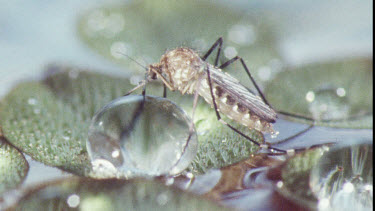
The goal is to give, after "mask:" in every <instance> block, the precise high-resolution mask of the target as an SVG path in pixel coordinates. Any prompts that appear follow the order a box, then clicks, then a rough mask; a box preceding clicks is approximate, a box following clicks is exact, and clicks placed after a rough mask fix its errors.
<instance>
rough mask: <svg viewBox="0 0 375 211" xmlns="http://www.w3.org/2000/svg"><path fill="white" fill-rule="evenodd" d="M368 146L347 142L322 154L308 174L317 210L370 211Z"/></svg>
mask: <svg viewBox="0 0 375 211" xmlns="http://www.w3.org/2000/svg"><path fill="white" fill-rule="evenodd" d="M372 165H373V150H372V143H369V142H363V141H362V142H361V143H357V144H355V143H350V144H345V145H344V146H337V147H334V148H331V149H330V150H329V151H327V152H325V153H324V154H323V156H322V157H321V158H320V160H319V162H318V164H317V165H315V166H314V168H313V169H312V171H311V176H310V186H311V188H312V191H313V193H314V194H315V195H316V196H317V198H318V199H319V203H318V208H319V210H332V209H334V210H372V207H373V166H372Z"/></svg>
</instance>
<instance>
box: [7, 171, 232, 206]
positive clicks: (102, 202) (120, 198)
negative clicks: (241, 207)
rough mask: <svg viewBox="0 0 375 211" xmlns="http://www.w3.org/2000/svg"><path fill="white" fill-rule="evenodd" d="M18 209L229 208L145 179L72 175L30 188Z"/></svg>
mask: <svg viewBox="0 0 375 211" xmlns="http://www.w3.org/2000/svg"><path fill="white" fill-rule="evenodd" d="M14 209H15V210H75V209H79V210H82V211H86V210H90V211H92V210H226V209H225V208H223V207H219V206H218V205H215V204H214V203H212V202H210V201H208V200H204V199H202V197H196V196H193V195H192V194H189V193H186V192H182V191H180V190H178V189H175V188H172V187H166V186H164V185H162V184H160V183H159V182H155V181H145V180H128V181H125V180H92V179H82V178H69V179H66V180H62V181H59V182H54V183H51V184H46V185H43V186H42V187H37V188H33V189H31V190H29V192H28V194H26V196H24V197H23V198H22V199H21V201H20V202H19V203H18V205H17V206H16V207H15V208H14Z"/></svg>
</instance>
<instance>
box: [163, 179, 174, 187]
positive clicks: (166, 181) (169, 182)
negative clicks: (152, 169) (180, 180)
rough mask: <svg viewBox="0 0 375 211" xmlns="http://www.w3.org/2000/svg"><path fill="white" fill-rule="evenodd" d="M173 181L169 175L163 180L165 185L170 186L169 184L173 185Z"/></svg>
mask: <svg viewBox="0 0 375 211" xmlns="http://www.w3.org/2000/svg"><path fill="white" fill-rule="evenodd" d="M173 183H174V178H173V177H170V178H168V179H166V180H165V183H164V184H165V185H167V186H170V185H173Z"/></svg>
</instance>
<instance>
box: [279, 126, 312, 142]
mask: <svg viewBox="0 0 375 211" xmlns="http://www.w3.org/2000/svg"><path fill="white" fill-rule="evenodd" d="M313 127H314V125H309V127H307V128H305V129H304V130H302V131H300V132H298V133H296V134H294V135H292V136H290V137H288V138H285V139H282V140H278V141H276V142H272V145H274V144H280V143H284V142H287V141H290V140H293V139H295V138H297V137H299V136H301V135H303V134H305V133H306V132H307V131H309V130H311V129H312V128H313Z"/></svg>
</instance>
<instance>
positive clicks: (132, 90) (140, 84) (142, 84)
mask: <svg viewBox="0 0 375 211" xmlns="http://www.w3.org/2000/svg"><path fill="white" fill-rule="evenodd" d="M145 85H146V81H145V80H143V81H141V82H140V83H139V84H138V85H137V86H136V87H134V88H133V89H131V90H130V91H129V92H128V93H126V94H124V96H128V95H130V94H131V93H133V92H134V91H135V90H137V89H139V88H141V87H143V86H145Z"/></svg>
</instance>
